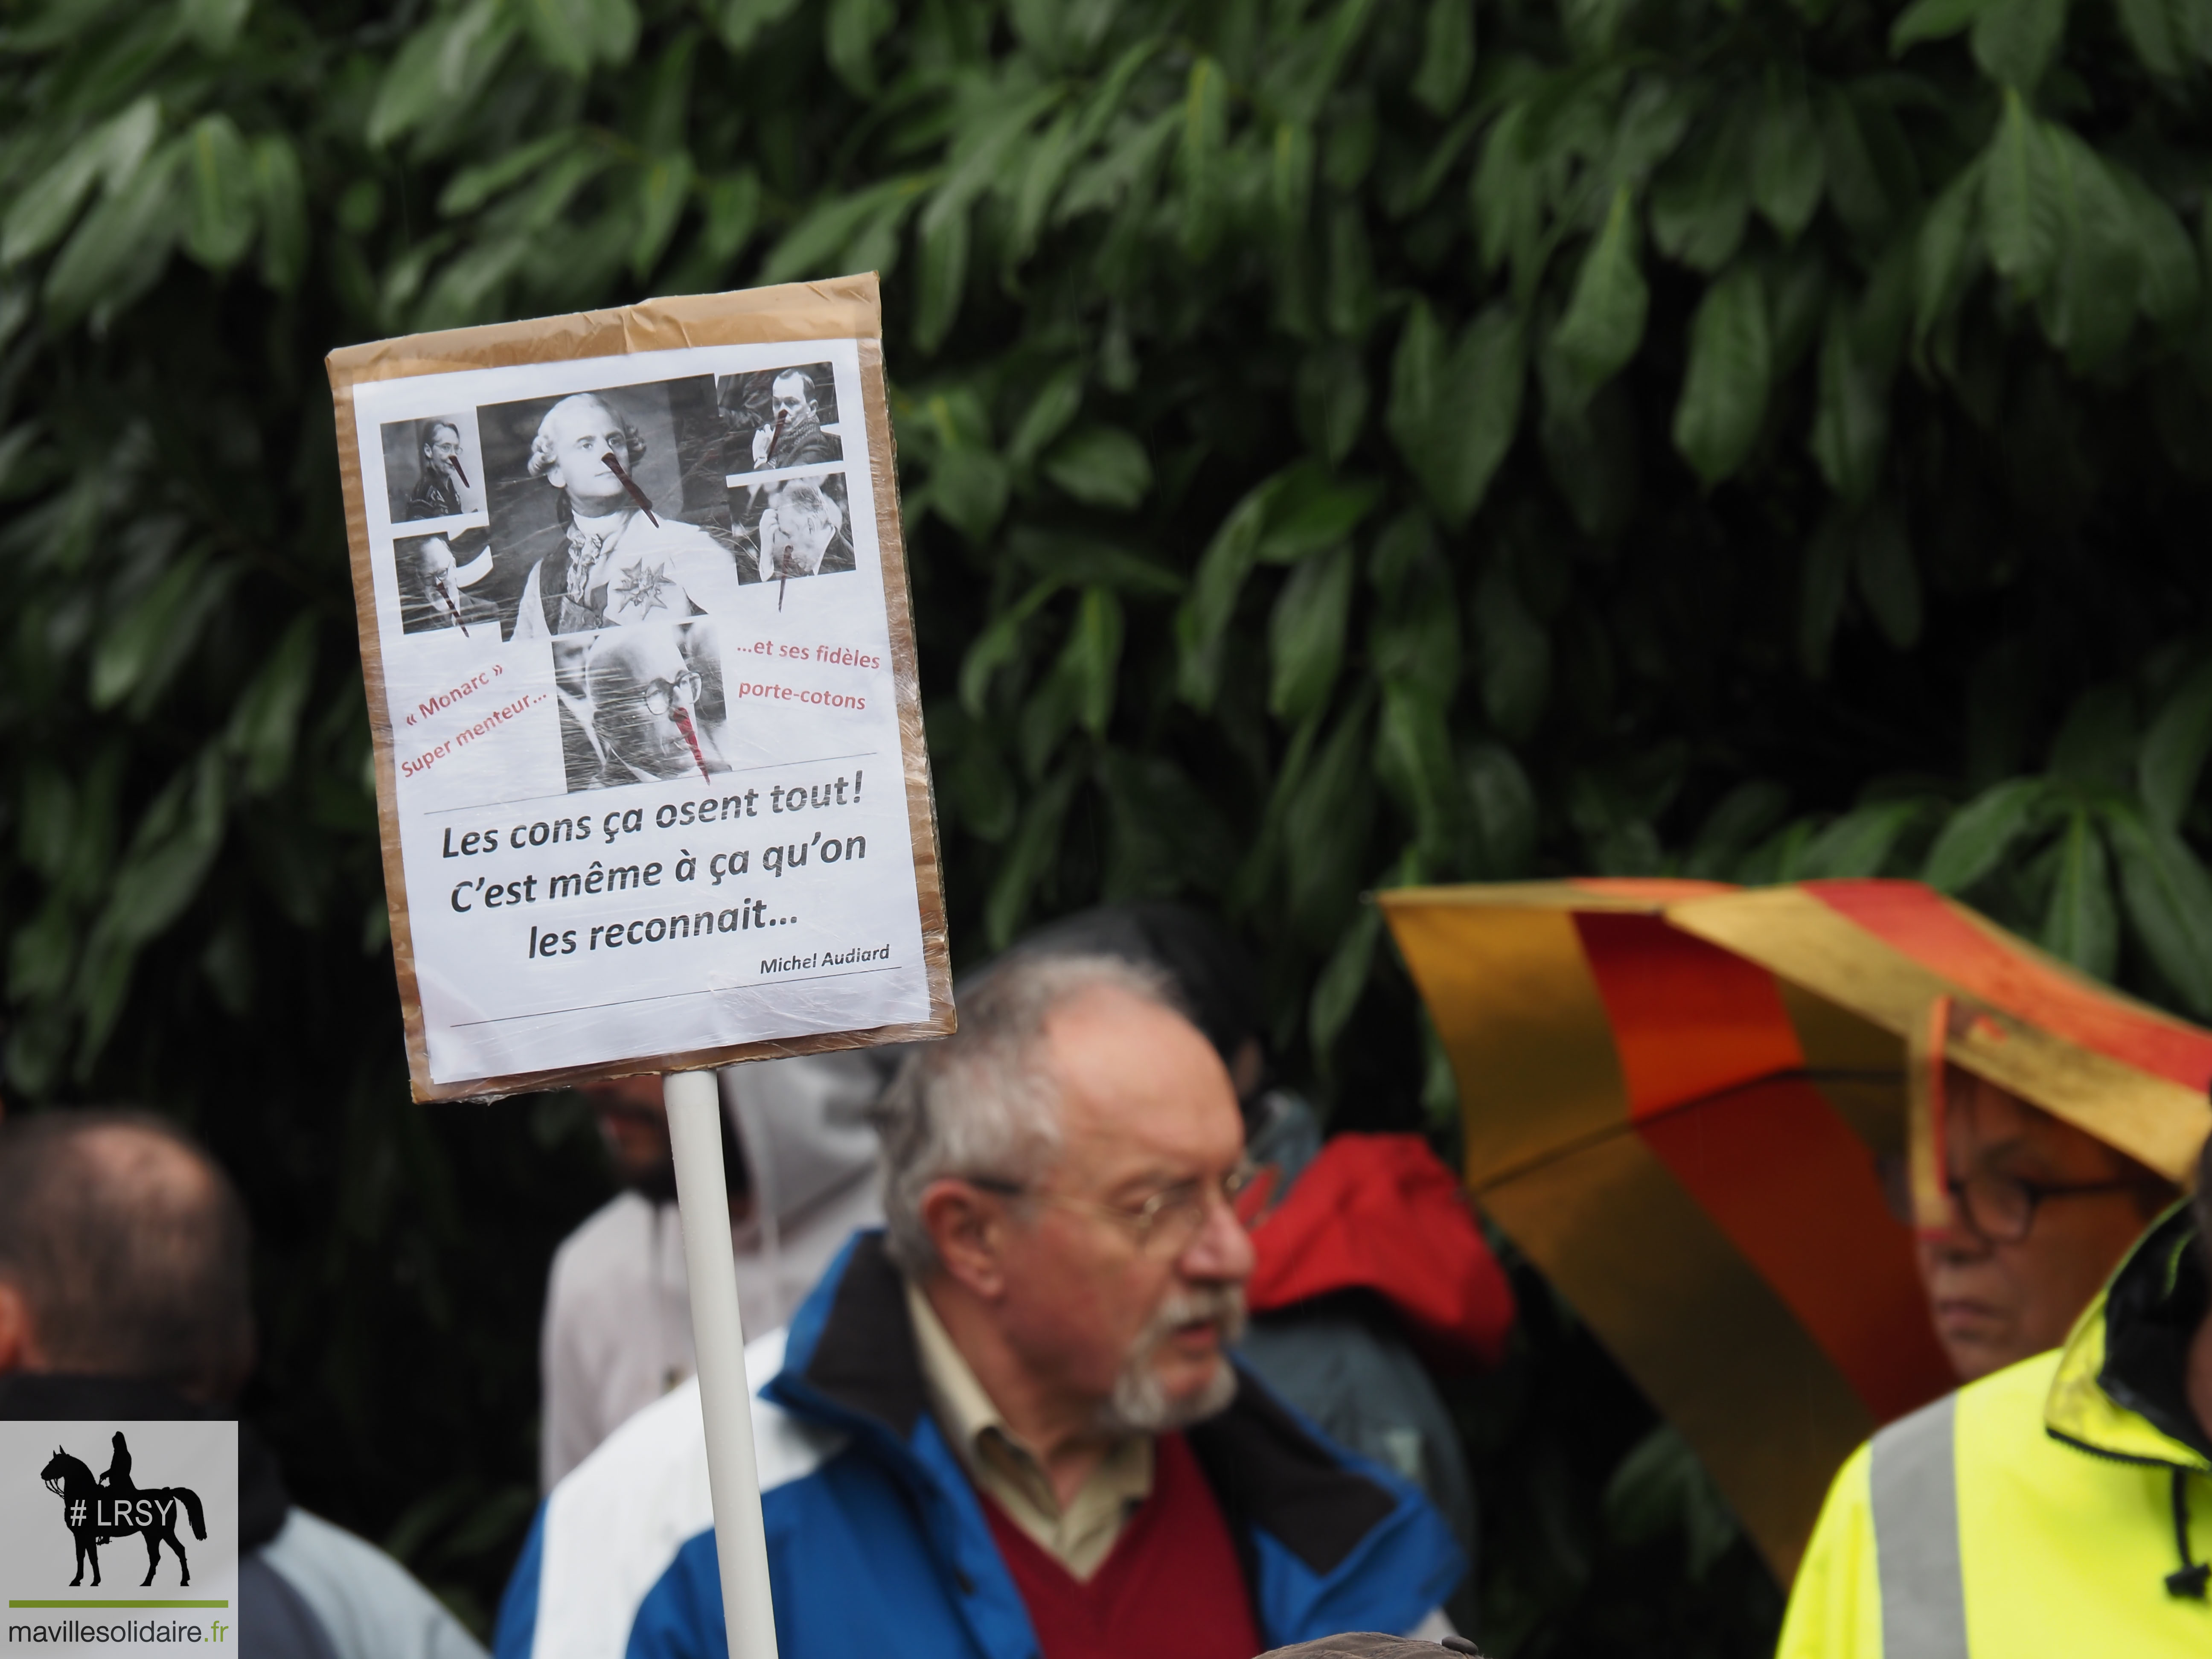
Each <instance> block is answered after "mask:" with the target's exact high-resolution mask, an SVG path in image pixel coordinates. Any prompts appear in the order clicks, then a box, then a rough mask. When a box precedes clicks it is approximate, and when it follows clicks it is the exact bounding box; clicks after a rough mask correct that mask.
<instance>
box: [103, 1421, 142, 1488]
mask: <svg viewBox="0 0 2212 1659" xmlns="http://www.w3.org/2000/svg"><path fill="white" fill-rule="evenodd" d="M100 1485H101V1486H105V1487H106V1488H107V1490H108V1491H110V1492H136V1491H137V1490H138V1489H137V1487H136V1486H132V1485H131V1443H130V1442H129V1441H127V1440H125V1438H124V1437H123V1431H122V1430H120V1429H118V1430H116V1431H115V1455H113V1456H112V1457H111V1458H109V1459H108V1460H107V1473H106V1474H103V1475H101V1476H100Z"/></svg>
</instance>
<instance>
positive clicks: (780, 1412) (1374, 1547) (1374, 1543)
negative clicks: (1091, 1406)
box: [494, 1232, 1465, 1659]
mask: <svg viewBox="0 0 2212 1659" xmlns="http://www.w3.org/2000/svg"><path fill="white" fill-rule="evenodd" d="M769 1346H771V1345H770V1344H769V1343H766V1342H763V1343H760V1344H756V1345H754V1346H753V1348H752V1349H750V1350H749V1351H748V1353H747V1364H748V1369H749V1370H751V1371H752V1372H753V1374H754V1375H755V1376H756V1377H761V1376H763V1373H764V1372H767V1373H770V1374H769V1375H767V1376H765V1378H764V1380H763V1381H762V1382H761V1383H759V1384H758V1386H757V1391H756V1397H755V1400H754V1418H753V1420H754V1437H755V1440H756V1443H757V1451H758V1455H759V1462H760V1466H761V1486H762V1493H761V1506H762V1510H763V1516H764V1518H765V1521H766V1524H767V1528H768V1548H769V1575H770V1578H771V1580H772V1582H773V1583H774V1586H775V1624H776V1639H777V1645H778V1647H779V1649H780V1650H781V1654H782V1656H783V1659H846V1656H848V1655H851V1654H855V1653H866V1652H891V1651H896V1652H897V1653H899V1654H900V1655H902V1659H1036V1655H1037V1653H1038V1651H1039V1650H1038V1644H1037V1640H1036V1633H1035V1632H1033V1631H1032V1629H1031V1628H1030V1620H1029V1614H1028V1613H1027V1611H1026V1610H1025V1609H1024V1607H1023V1604H1022V1600H1021V1596H1020V1594H1019V1593H1018V1591H1017V1590H1016V1589H1015V1587H1014V1583H1013V1580H1012V1577H1011V1576H1010V1575H1009V1574H1008V1573H1007V1571H1006V1567H1005V1565H1003V1563H1002V1562H1001V1561H1000V1558H999V1553H998V1548H997V1546H996V1545H995V1544H994V1542H993V1541H992V1538H991V1533H990V1528H989V1526H988V1524H987V1522H985V1520H984V1518H983V1512H982V1510H981V1505H980V1504H979V1503H978V1501H977V1498H976V1496H975V1489H974V1487H973V1486H970V1485H969V1480H968V1478H967V1476H966V1474H965V1473H964V1472H963V1469H962V1468H961V1466H960V1463H959V1462H958V1460H957V1457H956V1456H955V1455H954V1453H953V1451H952V1449H951V1447H950V1446H949V1445H948V1444H947V1443H946V1442H945V1437H944V1435H943V1434H942V1433H941V1432H940V1431H939V1428H938V1425H937V1423H936V1420H935V1419H934V1418H933V1416H932V1415H931V1414H930V1412H929V1409H928V1407H927V1403H926V1400H925V1395H924V1391H923V1383H922V1375H921V1362H920V1359H919V1358H918V1357H917V1355H916V1352H915V1342H914V1331H913V1327H912V1325H911V1323H910V1322H909V1321H908V1316H907V1310H906V1298H905V1294H904V1290H903V1287H902V1283H901V1280H900V1278H899V1274H898V1272H897V1270H896V1268H895V1267H892V1265H891V1263H890V1260H889V1258H888V1257H887V1256H886V1255H884V1248H883V1237H882V1235H881V1234H880V1233H877V1232H868V1233H862V1234H860V1235H858V1236H857V1237H855V1238H854V1241H853V1243H850V1244H848V1246H847V1247H846V1249H845V1251H844V1253H843V1254H842V1255H841V1256H840V1257H839V1258H838V1260H837V1261H836V1262H835V1263H833V1264H832V1265H831V1267H830V1268H829V1272H828V1273H825V1274H824V1275H823V1280H822V1283H821V1284H820V1285H818V1286H817V1288H816V1290H815V1291H814V1293H813V1294H812V1295H811V1297H808V1299H807V1300H806V1302H805V1304H804V1305H802V1306H801V1307H800V1309H799V1313H798V1315H797V1316H796V1317H795V1318H794V1319H793V1322H792V1325H791V1329H790V1332H789V1334H788V1340H787V1343H786V1344H785V1345H783V1352H781V1356H780V1357H781V1365H780V1367H776V1366H773V1365H772V1364H769V1363H768V1362H770V1361H772V1360H773V1359H774V1358H776V1356H774V1355H772V1354H770V1353H769V1352H765V1350H766V1349H768V1348H769ZM1241 1383H1242V1386H1241V1387H1240V1388H1239V1389H1238V1390H1237V1398H1236V1400H1235V1401H1234V1402H1233V1403H1232V1404H1231V1406H1230V1407H1229V1408H1228V1409H1227V1410H1226V1411H1225V1412H1223V1413H1221V1414H1220V1415H1219V1416H1218V1417H1215V1418H1213V1419H1211V1420H1209V1421H1207V1422H1206V1423H1202V1424H1200V1425H1197V1426H1196V1427H1194V1428H1192V1429H1189V1430H1187V1431H1185V1433H1186V1437H1187V1438H1188V1442H1189V1444H1190V1448H1191V1449H1192V1451H1193V1452H1194V1454H1195V1455H1196V1456H1197V1459H1198V1462H1199V1464H1200V1468H1202V1469H1204V1471H1205V1472H1206V1477H1207V1479H1208V1480H1209V1481H1210V1482H1211V1483H1212V1487H1213V1491H1214V1493H1215V1496H1216V1497H1217V1498H1218V1499H1219V1500H1220V1503H1221V1507H1222V1510H1223V1513H1224V1515H1225V1516H1226V1517H1227V1519H1228V1521H1229V1523H1230V1528H1231V1533H1232V1534H1233V1535H1234V1536H1235V1538H1236V1540H1237V1546H1238V1551H1239V1554H1240V1555H1241V1557H1242V1559H1243V1565H1244V1573H1245V1582H1246V1586H1247V1589H1248V1590H1249V1594H1250V1595H1251V1597H1252V1604H1253V1608H1254V1612H1255V1616H1256V1619H1257V1622H1258V1624H1259V1626H1260V1630H1261V1634H1262V1636H1263V1637H1264V1638H1265V1640H1266V1642H1267V1645H1268V1646H1270V1647H1276V1646H1282V1645H1286V1644H1290V1643H1293V1642H1304V1641H1308V1640H1311V1639H1313V1638H1317V1637H1322V1636H1328V1635H1333V1634H1335V1633H1336V1632H1341V1631H1359V1630H1380V1631H1391V1632H1407V1631H1411V1630H1412V1629H1413V1628H1414V1626H1417V1625H1419V1623H1420V1622H1421V1621H1422V1620H1424V1619H1425V1617H1426V1616H1427V1615H1428V1614H1429V1613H1431V1611H1432V1610H1434V1609H1435V1608H1437V1607H1438V1606H1439V1605H1440V1604H1441V1603H1442V1602H1443V1600H1444V1598H1445V1597H1446V1596H1447V1595H1449V1594H1450V1592H1451V1590H1452V1589H1453V1588H1454V1586H1455V1584H1456V1583H1458V1581H1459V1579H1460V1577H1461V1575H1462V1572H1463V1571H1465V1563H1464V1560H1463V1558H1462V1555H1461V1553H1460V1550H1459V1547H1458V1546H1457V1544H1456V1543H1455V1542H1454V1541H1453V1539H1452V1535H1451V1533H1450V1531H1449V1528H1447V1527H1446V1526H1445V1524H1444V1522H1443V1520H1442V1518H1441V1517H1440V1516H1438V1515H1437V1512H1436V1511H1435V1510H1433V1509H1432V1508H1431V1507H1430V1505H1429V1504H1428V1502H1427V1500H1426V1499H1425V1498H1422V1497H1421V1496H1420V1494H1419V1492H1417V1491H1416V1490H1415V1489H1414V1488H1413V1486H1410V1485H1408V1484H1407V1482H1406V1481H1404V1480H1401V1479H1400V1478H1399V1477H1397V1476H1396V1475H1395V1474H1389V1473H1387V1472H1385V1471H1384V1470H1383V1469H1382V1468H1380V1467H1379V1466H1377V1465H1375V1464H1372V1463H1369V1462H1364V1461H1362V1460H1359V1459H1357V1458H1354V1457H1352V1455H1349V1454H1347V1453H1346V1452H1344V1451H1343V1450H1341V1449H1339V1448H1337V1447H1336V1446H1334V1445H1332V1444H1331V1443H1328V1441H1327V1440H1325V1439H1323V1438H1322V1436H1321V1434H1320V1433H1319V1431H1316V1430H1315V1429H1314V1428H1312V1427H1311V1426H1310V1425H1308V1424H1306V1423H1305V1422H1304V1420H1303V1419H1300V1418H1298V1417H1297V1416H1296V1415H1295V1414H1294V1413H1291V1410H1290V1409H1289V1408H1288V1407H1285V1406H1283V1405H1282V1404H1281V1403H1279V1401H1276V1400H1275V1399H1274V1397H1273V1395H1269V1394H1267V1392H1266V1390H1265V1389H1263V1388H1262V1387H1261V1385H1259V1384H1258V1383H1255V1382H1254V1381H1253V1379H1252V1378H1251V1377H1250V1376H1249V1374H1248V1375H1245V1376H1243V1377H1242V1378H1241ZM687 1398H688V1401H689V1402H690V1403H688V1404H679V1402H678V1396H671V1399H670V1401H665V1402H663V1405H662V1406H659V1407H649V1408H648V1410H647V1413H641V1414H640V1417H639V1418H638V1419H632V1422H631V1423H630V1424H629V1425H624V1427H623V1430H621V1431H618V1432H617V1434H616V1435H615V1436H614V1437H612V1438H611V1439H610V1440H609V1441H608V1442H607V1443H606V1445H605V1446H604V1447H602V1448H601V1449H600V1450H599V1451H598V1452H595V1453H594V1454H593V1455H592V1457H591V1458H590V1459H588V1460H587V1461H586V1462H585V1464H584V1465H583V1466H581V1467H580V1468H578V1469H577V1470H576V1471H575V1472H574V1474H572V1475H571V1476H570V1477H569V1479H568V1481H564V1482H563V1483H562V1486H561V1487H556V1489H555V1491H554V1493H553V1495H552V1496H551V1497H550V1498H549V1499H548V1500H547V1502H546V1504H544V1506H543V1507H541V1509H540V1510H539V1512H538V1520H537V1522H536V1523H535V1524H534V1525H533V1526H532V1530H531V1535H530V1539H529V1541H528V1542H527V1543H526V1545H525V1547H524V1550H523V1555H522V1559H521V1560H520V1562H519V1563H518V1564H517V1565H516V1567H515V1571H514V1577H513V1580H512V1581H511V1582H510V1583H509V1584H508V1586H507V1595H506V1596H505V1598H504V1600H503V1601H502V1603H501V1609H500V1621H499V1629H498V1632H497V1634H496V1636H495V1641H494V1651H495V1659H621V1656H618V1655H617V1654H615V1653H613V1652H611V1651H609V1650H607V1649H608V1646H609V1638H611V1637H612V1635H613V1632H614V1630H615V1628H616V1626H617V1624H618V1623H619V1622H620V1615H619V1609H620V1608H622V1607H626V1606H628V1605H633V1604H634V1605H635V1609H636V1610H635V1615H634V1616H632V1617H630V1618H629V1620H628V1628H627V1635H626V1638H625V1640H624V1651H625V1652H626V1654H627V1656H628V1659H727V1654H728V1644H727V1640H726V1635H725V1632H724V1628H723V1623H722V1600H721V1586H720V1576H719V1574H718V1572H717V1571H716V1567H715V1560H714V1532H713V1529H712V1528H711V1526H708V1527H707V1528H703V1529H700V1530H697V1531H695V1532H692V1533H690V1535H688V1536H685V1537H684V1538H683V1539H682V1540H681V1541H680V1542H678V1541H675V1540H674V1539H673V1538H669V1539H668V1540H667V1543H666V1544H665V1545H664V1546H662V1547H664V1548H665V1547H668V1546H669V1545H672V1559H668V1560H667V1562H666V1565H665V1567H663V1568H661V1569H660V1570H659V1572H658V1575H657V1577H653V1581H652V1582H651V1583H650V1584H649V1585H647V1584H646V1583H645V1577H646V1574H647V1570H649V1566H650V1565H651V1561H652V1558H653V1556H654V1555H655V1553H657V1552H656V1550H655V1548H654V1547H653V1545H652V1544H651V1543H650V1542H649V1541H647V1542H646V1543H644V1544H643V1545H641V1544H640V1541H639V1540H640V1536H641V1534H642V1533H644V1532H647V1531H650V1530H652V1529H653V1528H652V1527H648V1526H646V1525H644V1524H634V1525H627V1526H626V1525H624V1524H623V1520H622V1514H623V1510H624V1509H625V1507H626V1506H630V1505H635V1504H636V1503H637V1501H638V1497H637V1495H638V1493H639V1492H641V1489H642V1488H644V1487H649V1486H652V1485H653V1484H654V1481H655V1480H656V1477H655V1476H654V1475H653V1474H652V1468H653V1457H654V1455H656V1454H653V1453H652V1451H651V1449H650V1448H649V1446H648V1439H649V1434H648V1431H653V1430H654V1426H655V1425H654V1422H648V1421H647V1420H646V1419H648V1418H653V1416H654V1414H655V1413H659V1417H658V1418H657V1419H655V1421H656V1422H659V1423H660V1424H662V1425H674V1424H677V1423H678V1420H679V1419H681V1421H682V1424H683V1427H684V1434H676V1433H673V1432H672V1431H667V1430H666V1429H665V1428H664V1429H663V1430H662V1431H660V1437H661V1440H662V1441H664V1442H666V1443H669V1444H670V1445H671V1446H674V1445H676V1444H677V1443H678V1442H682V1443H683V1444H684V1445H685V1446H688V1445H689V1444H690V1443H691V1441H692V1440H696V1437H697V1433H698V1431H697V1430H696V1411H697V1407H696V1394H694V1395H688V1396H687ZM664 1408H665V1409H664ZM686 1413H688V1415H685V1414H686ZM685 1435H688V1436H689V1437H690V1439H686V1438H685ZM702 1449H703V1448H702ZM660 1455H661V1456H662V1458H663V1461H664V1462H666V1463H667V1465H668V1467H669V1468H670V1470H671V1478H680V1479H681V1480H684V1482H686V1483H687V1489H686V1496H685V1497H684V1500H683V1501H684V1503H686V1504H689V1505H690V1507H691V1508H692V1509H693V1510H695V1511H696V1509H697V1507H698V1505H699V1504H700V1502H701V1499H702V1496H703V1491H704V1484H705V1483H704V1476H703V1470H701V1471H699V1473H698V1474H696V1475H694V1474H690V1473H689V1472H688V1471H686V1472H684V1474H681V1475H680V1477H679V1476H678V1475H677V1474H676V1468H677V1465H678V1462H680V1459H678V1458H671V1457H668V1456H667V1455H665V1454H660ZM696 1467H697V1466H696V1464H694V1465H692V1468H696ZM571 1482H580V1483H581V1484H580V1491H582V1492H591V1493H593V1494H595V1495H592V1496H589V1497H586V1498H571V1497H570V1496H569V1495H568V1493H567V1492H565V1491H564V1489H565V1488H567V1487H568V1486H569V1484H570V1483H571ZM655 1524H657V1525H658V1526H659V1528H660V1530H661V1531H662V1532H663V1533H664V1534H665V1533H666V1531H667V1530H668V1528H667V1527H666V1525H665V1522H657V1523H655ZM592 1534H600V1537H599V1540H598V1541H597V1542H594V1541H593V1540H592V1536H591V1535H592ZM549 1558H550V1559H551V1562H552V1565H550V1568H549V1565H548V1562H549ZM641 1564H643V1565H641ZM579 1575H581V1576H582V1579H583V1582H582V1583H580V1582H579ZM623 1577H627V1580H628V1583H629V1586H630V1588H629V1589H627V1590H625V1589H623V1586H622V1585H620V1584H617V1583H614V1582H612V1581H613V1580H615V1579H617V1578H623ZM595 1583H596V1584H602V1585H604V1588H605V1591H606V1595H594V1594H593V1593H592V1586H593V1585H594V1584H595ZM609 1596H611V1598H612V1599H613V1601H614V1603H615V1604H616V1607H617V1614H616V1617H615V1618H614V1619H612V1620H610V1618H609V1615H608V1609H607V1608H606V1607H605V1605H604V1603H605V1601H607V1599H608V1597H609ZM556 1599H557V1601H558V1602H559V1603H560V1604H562V1605H560V1606H556V1605H555V1603H556ZM589 1603H598V1604H600V1605H587V1604H589ZM568 1608H574V1610H575V1613H576V1614H578V1615H581V1616H579V1617H573V1618H572V1617H571V1616H570V1615H569V1613H568V1611H567V1610H568ZM541 1615H543V1616H542V1617H541ZM541 1626H544V1627H545V1628H544V1629H543V1630H541ZM584 1626H595V1627H597V1628H598V1629H599V1631H600V1632H603V1634H602V1635H601V1636H599V1638H596V1639H590V1638H588V1636H587V1632H586V1630H585V1629H584V1628H583V1627H584Z"/></svg>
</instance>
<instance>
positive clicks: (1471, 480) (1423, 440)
mask: <svg viewBox="0 0 2212 1659" xmlns="http://www.w3.org/2000/svg"><path fill="white" fill-rule="evenodd" d="M1522 340H1523V336H1522V329H1521V324H1520V321H1519V319H1517V318H1516V316H1515V315H1514V313H1512V311H1511V310H1510V308H1508V307H1504V306H1502V305H1500V306H1492V307H1491V308H1490V309H1489V310H1487V311H1486V312H1484V313H1482V314H1481V315H1480V316H1479V317H1477V318H1476V319H1474V321H1473V322H1471V323H1469V324H1468V325H1467V327H1466V329H1465V330H1464V331H1462V333H1461V335H1460V337H1459V340H1458V341H1457V343H1448V342H1447V340H1446V338H1445V337H1444V334H1443V330H1442V329H1440V328H1439V327H1438V326H1437V322H1436V319H1435V317H1434V315H1433V314H1432V313H1431V312H1430V311H1429V309H1428V308H1427V307H1425V306H1416V307H1414V308H1413V312H1412V313H1411V314H1410V315H1409V316H1408V317H1407V319H1406V328H1405V331H1404V333H1402V334H1401V336H1400V337H1399V340H1398V350H1397V354H1396V356H1395V361H1394V363H1393V366H1392V372H1391V383H1390V406H1389V410H1388V411H1387V413H1386V415H1385V416H1384V420H1385V424H1386V425H1387V426H1388V427H1389V432H1390V435H1391V437H1392V439H1393V440H1395V442H1396V443H1397V446H1398V449H1399V452H1400V453H1401V454H1403V455H1404V456H1405V458H1406V462H1407V465H1408V466H1410V467H1411V468H1412V469H1413V475H1414V477H1417V478H1419V480H1420V482H1421V486H1422V488H1423V489H1424V490H1425V492H1426V494H1427V495H1428V497H1429V499H1430V501H1431V502H1433V503H1434V504H1435V506H1436V509H1437V512H1438V513H1441V514H1442V515H1443V519H1444V520H1445V521H1446V522H1447V523H1449V524H1453V525H1460V524H1464V523H1465V522H1466V521H1467V520H1468V519H1470V518H1472V517H1473V516H1474V513H1475V512H1476V511H1477V510H1478V509H1479V508H1480V507H1481V505H1482V501H1483V497H1484V496H1485V495H1486V494H1487V493H1488V491H1489V489H1490V483H1491V480H1492V478H1493V477H1496V476H1497V473H1498V467H1499V465H1501V464H1503V462H1504V459H1505V455H1506V452H1507V451H1508V450H1509V449H1510V448H1511V447H1512V444H1513V437H1514V433H1515V431H1516V428H1518V427H1519V425H1520V421H1521V399H1522V392H1523V388H1524V386H1526V383H1527V380H1528V370H1527V367H1526V365H1525V363H1524V362H1523V344H1522Z"/></svg>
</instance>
